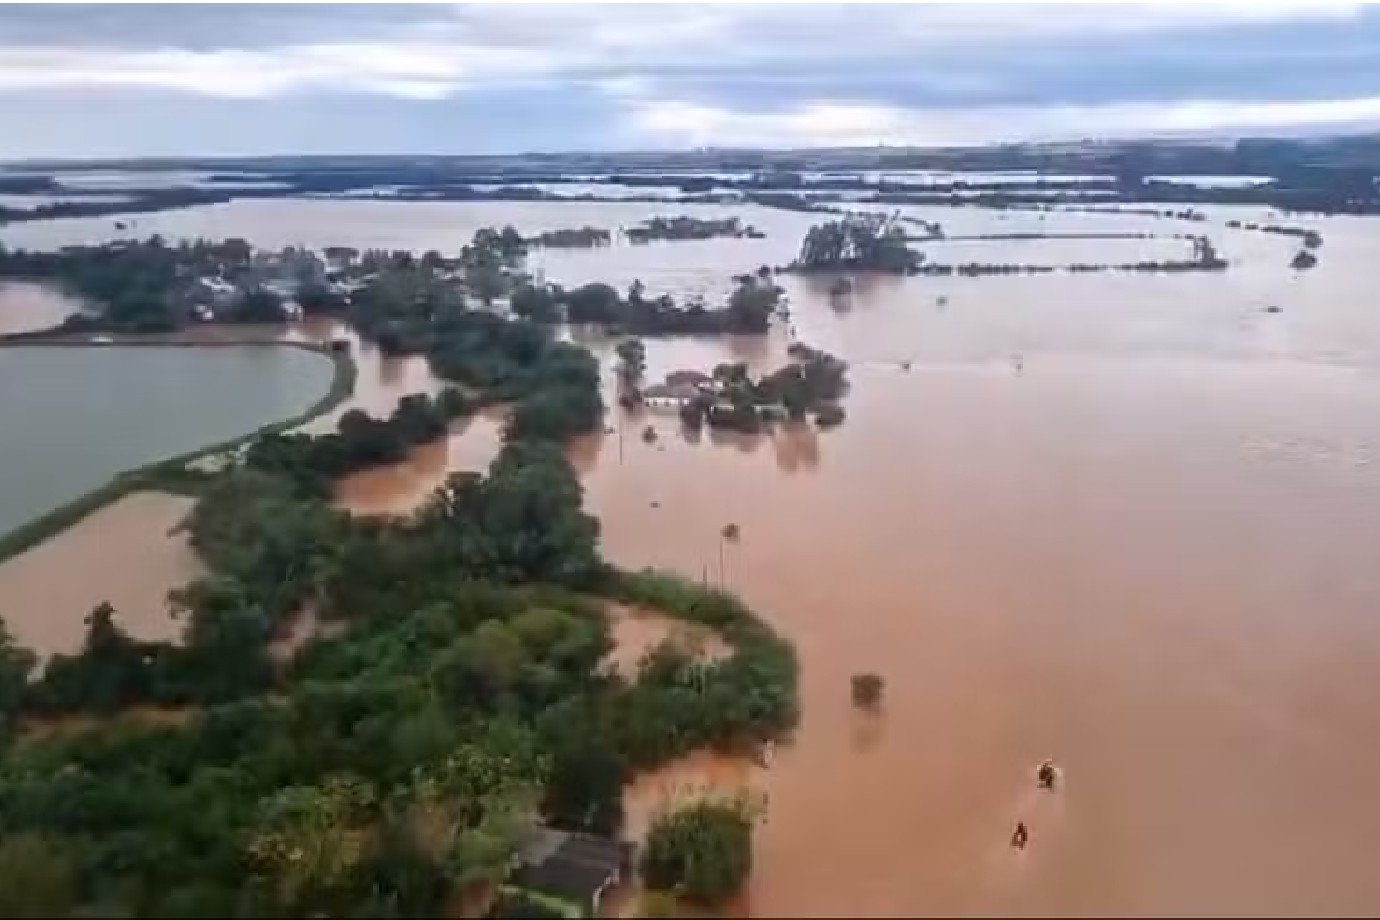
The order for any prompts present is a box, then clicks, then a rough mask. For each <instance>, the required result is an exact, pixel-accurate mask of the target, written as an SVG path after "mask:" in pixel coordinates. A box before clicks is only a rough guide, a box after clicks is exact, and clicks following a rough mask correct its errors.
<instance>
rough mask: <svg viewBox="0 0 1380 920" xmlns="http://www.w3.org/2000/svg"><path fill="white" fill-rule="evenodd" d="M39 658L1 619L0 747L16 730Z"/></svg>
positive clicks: (1, 747)
mask: <svg viewBox="0 0 1380 920" xmlns="http://www.w3.org/2000/svg"><path fill="white" fill-rule="evenodd" d="M37 661H38V658H37V656H36V655H34V653H33V652H31V651H29V650H28V649H26V648H24V647H23V646H21V645H19V644H18V643H17V642H15V640H14V636H12V635H11V634H10V631H9V628H8V627H7V626H6V625H5V621H4V619H0V749H3V748H4V746H5V743H6V742H7V741H8V740H9V739H10V737H11V736H12V735H13V733H14V729H15V725H16V722H17V721H18V719H19V712H20V707H21V706H22V705H23V702H24V694H25V692H26V691H27V689H28V686H29V675H30V674H31V673H33V669H34V665H35V664H36V663H37Z"/></svg>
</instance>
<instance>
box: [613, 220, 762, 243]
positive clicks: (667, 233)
mask: <svg viewBox="0 0 1380 920" xmlns="http://www.w3.org/2000/svg"><path fill="white" fill-rule="evenodd" d="M623 234H624V235H625V236H627V238H628V239H629V240H631V241H632V242H634V243H647V242H651V241H652V240H708V239H713V238H714V237H717V236H726V237H732V238H738V237H749V238H752V239H760V238H761V237H762V236H764V235H765V234H763V233H762V231H760V230H758V229H757V228H756V227H753V226H750V225H748V226H744V224H743V222H742V221H741V220H739V219H738V218H736V217H725V218H722V219H720V220H713V219H708V220H706V219H703V218H698V217H653V218H652V219H651V220H644V221H643V222H642V223H640V224H637V225H635V226H632V227H628V228H627V229H626V230H624V231H623Z"/></svg>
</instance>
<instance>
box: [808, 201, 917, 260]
mask: <svg viewBox="0 0 1380 920" xmlns="http://www.w3.org/2000/svg"><path fill="white" fill-rule="evenodd" d="M919 261H920V257H919V255H918V254H917V253H915V252H913V251H912V250H911V249H910V247H908V246H907V245H906V231H905V228H904V227H903V226H902V224H901V222H900V221H898V220H895V219H892V218H890V217H887V216H886V215H883V214H850V215H847V216H845V217H843V218H841V219H839V220H834V221H829V222H827V223H823V224H818V225H816V226H814V227H811V228H810V230H809V232H808V233H806V234H805V239H804V241H803V242H802V243H801V245H800V256H799V258H798V259H797V260H796V262H795V264H794V265H793V266H792V268H794V269H795V270H797V271H807V272H809V271H855V270H864V271H882V272H896V273H903V272H908V271H910V270H912V269H913V268H914V267H915V266H916V265H917V264H919Z"/></svg>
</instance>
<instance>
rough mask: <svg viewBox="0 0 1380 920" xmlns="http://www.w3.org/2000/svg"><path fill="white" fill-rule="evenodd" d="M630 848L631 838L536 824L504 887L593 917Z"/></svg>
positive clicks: (568, 913) (619, 876)
mask: <svg viewBox="0 0 1380 920" xmlns="http://www.w3.org/2000/svg"><path fill="white" fill-rule="evenodd" d="M632 849H633V845H632V844H631V843H626V842H621V841H618V840H611V839H609V838H607V837H598V836H595V835H593V834H577V833H571V832H569V831H560V830H556V829H554V828H549V827H535V828H533V829H532V831H531V834H530V836H529V838H528V840H527V842H526V843H525V845H524V846H523V848H522V851H521V853H520V854H519V857H518V859H519V865H518V867H517V869H516V870H514V872H513V874H512V875H511V876H510V877H509V880H508V884H507V885H505V886H504V888H505V890H506V891H508V892H510V893H512V894H515V895H527V896H531V897H533V899H534V900H537V901H539V902H541V903H543V904H545V905H550V906H552V907H553V908H554V909H559V910H560V912H561V913H563V914H565V915H566V916H568V917H593V916H597V915H598V913H599V909H600V904H601V902H602V901H603V899H604V896H605V895H606V894H607V893H608V892H609V891H610V890H612V889H614V888H616V887H617V886H618V885H619V884H621V883H622V881H623V878H624V877H625V875H626V873H627V872H628V869H629V866H630V865H631V863H632ZM558 905H559V907H558Z"/></svg>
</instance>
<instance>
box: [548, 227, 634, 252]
mask: <svg viewBox="0 0 1380 920" xmlns="http://www.w3.org/2000/svg"><path fill="white" fill-rule="evenodd" d="M528 242H529V243H531V244H532V245H534V246H553V247H582V248H590V247H594V246H607V245H609V243H611V242H613V234H612V233H610V232H609V231H607V230H601V229H600V228H598V227H581V228H580V229H578V230H576V229H568V230H547V231H545V232H543V233H539V234H537V235H536V236H534V237H531V238H530V239H529V240H528Z"/></svg>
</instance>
